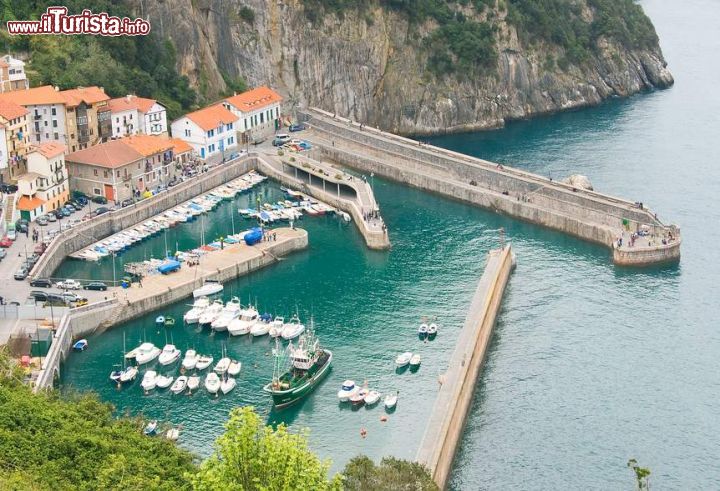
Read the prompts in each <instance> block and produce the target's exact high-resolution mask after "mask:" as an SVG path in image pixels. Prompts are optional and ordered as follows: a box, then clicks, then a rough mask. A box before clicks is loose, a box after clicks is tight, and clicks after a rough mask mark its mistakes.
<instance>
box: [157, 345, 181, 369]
mask: <svg viewBox="0 0 720 491" xmlns="http://www.w3.org/2000/svg"><path fill="white" fill-rule="evenodd" d="M180 354H181V353H180V350H179V349H177V348H176V347H175V345H174V344H166V345H165V347H164V348H163V350H162V353H160V356H159V357H158V361H159V362H160V364H161V365H170V364H171V363H175V362H176V361H178V360H179V359H180Z"/></svg>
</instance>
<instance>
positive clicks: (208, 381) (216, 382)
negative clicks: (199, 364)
mask: <svg viewBox="0 0 720 491" xmlns="http://www.w3.org/2000/svg"><path fill="white" fill-rule="evenodd" d="M205 388H206V389H207V391H208V392H210V393H211V394H217V392H218V390H220V377H218V374H217V373H215V372H210V373H209V374H208V376H207V377H205Z"/></svg>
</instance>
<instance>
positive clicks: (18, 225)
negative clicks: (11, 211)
mask: <svg viewBox="0 0 720 491" xmlns="http://www.w3.org/2000/svg"><path fill="white" fill-rule="evenodd" d="M27 228H28V221H27V220H26V219H24V218H21V219H20V220H18V221H17V222H15V231H16V232H23V233H24V232H25V230H27Z"/></svg>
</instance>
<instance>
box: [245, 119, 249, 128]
mask: <svg viewBox="0 0 720 491" xmlns="http://www.w3.org/2000/svg"><path fill="white" fill-rule="evenodd" d="M245 129H248V118H245Z"/></svg>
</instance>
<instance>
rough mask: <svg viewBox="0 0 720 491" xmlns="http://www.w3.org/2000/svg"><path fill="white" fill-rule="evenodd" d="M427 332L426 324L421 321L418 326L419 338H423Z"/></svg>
mask: <svg viewBox="0 0 720 491" xmlns="http://www.w3.org/2000/svg"><path fill="white" fill-rule="evenodd" d="M427 334H428V325H427V324H425V323H424V322H423V323H422V324H420V327H418V335H419V336H420V337H421V338H424V337H425V336H427Z"/></svg>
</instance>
